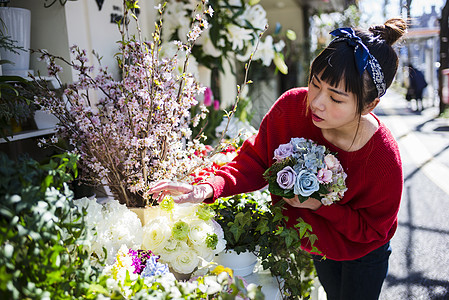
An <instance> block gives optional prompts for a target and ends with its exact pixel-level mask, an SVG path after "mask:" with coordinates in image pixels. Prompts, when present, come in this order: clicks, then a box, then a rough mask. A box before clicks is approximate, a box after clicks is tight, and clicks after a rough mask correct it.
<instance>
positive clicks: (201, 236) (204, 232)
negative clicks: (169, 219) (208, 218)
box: [188, 219, 214, 246]
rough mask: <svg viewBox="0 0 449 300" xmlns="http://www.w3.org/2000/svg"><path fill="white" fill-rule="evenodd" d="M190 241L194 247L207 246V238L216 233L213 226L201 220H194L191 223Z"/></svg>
mask: <svg viewBox="0 0 449 300" xmlns="http://www.w3.org/2000/svg"><path fill="white" fill-rule="evenodd" d="M189 225H190V226H189V228H190V230H189V234H188V236H189V240H190V241H191V242H192V244H194V245H199V246H206V238H207V236H208V235H209V234H213V233H214V228H213V226H212V224H209V223H208V222H205V221H203V220H200V219H196V220H193V221H191V222H190V223H189Z"/></svg>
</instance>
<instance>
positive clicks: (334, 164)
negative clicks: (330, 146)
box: [324, 154, 340, 171]
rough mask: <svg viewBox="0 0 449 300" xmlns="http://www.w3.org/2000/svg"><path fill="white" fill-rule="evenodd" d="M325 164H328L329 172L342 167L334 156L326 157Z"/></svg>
mask: <svg viewBox="0 0 449 300" xmlns="http://www.w3.org/2000/svg"><path fill="white" fill-rule="evenodd" d="M324 163H325V164H326V166H327V168H328V169H329V170H333V171H334V170H337V168H338V166H340V162H339V161H338V159H337V158H336V157H335V156H334V155H332V154H328V155H326V156H325V157H324Z"/></svg>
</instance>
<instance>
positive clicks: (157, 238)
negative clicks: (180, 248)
mask: <svg viewBox="0 0 449 300" xmlns="http://www.w3.org/2000/svg"><path fill="white" fill-rule="evenodd" d="M170 236H171V226H170V225H169V220H168V219H166V218H163V217H159V218H156V219H154V220H151V221H150V222H149V223H147V224H146V225H145V226H144V227H143V241H142V245H143V248H144V249H147V250H151V251H153V252H155V253H158V252H160V251H161V250H162V248H163V247H164V246H165V244H166V242H167V240H168V239H169V238H170Z"/></svg>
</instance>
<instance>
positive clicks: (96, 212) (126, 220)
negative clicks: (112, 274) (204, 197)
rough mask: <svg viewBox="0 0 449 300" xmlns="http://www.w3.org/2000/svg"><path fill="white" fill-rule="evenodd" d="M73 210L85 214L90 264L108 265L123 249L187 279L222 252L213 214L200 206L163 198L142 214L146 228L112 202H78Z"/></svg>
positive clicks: (116, 202) (125, 209)
mask: <svg viewBox="0 0 449 300" xmlns="http://www.w3.org/2000/svg"><path fill="white" fill-rule="evenodd" d="M75 204H76V205H77V207H78V209H79V210H80V211H86V216H85V220H86V221H85V222H86V226H87V228H88V229H89V239H90V240H91V246H90V248H89V252H90V253H91V256H92V258H94V259H95V260H96V261H103V260H106V263H108V264H113V263H114V259H116V256H117V253H118V251H119V249H120V248H121V247H123V246H126V247H128V248H130V249H137V250H139V251H140V250H148V251H151V252H152V253H153V254H155V255H157V256H158V257H159V259H160V262H161V263H165V264H167V265H168V266H169V267H170V270H171V271H172V272H177V273H180V274H191V273H192V272H193V271H194V270H195V269H197V268H198V267H200V266H202V265H203V263H204V262H206V263H207V262H211V261H212V259H213V258H214V256H215V254H217V253H219V252H221V251H223V250H224V248H225V246H226V241H225V239H224V233H223V230H222V229H221V227H220V225H219V224H218V223H217V222H215V221H214V219H213V217H214V211H213V210H212V209H211V208H210V207H209V206H208V205H206V204H192V203H185V204H175V203H174V201H173V199H171V198H170V197H166V198H165V199H164V200H163V201H162V203H161V204H160V205H158V206H153V207H150V208H147V209H146V212H145V213H146V214H148V215H147V216H146V220H148V222H147V223H146V224H142V223H141V221H140V220H139V218H138V216H137V215H136V214H135V213H134V212H133V211H131V210H130V209H128V208H127V207H126V206H125V205H123V204H120V203H119V202H118V201H117V200H108V201H107V202H106V203H104V204H99V203H97V202H96V201H92V200H91V199H88V198H82V199H79V200H76V201H75Z"/></svg>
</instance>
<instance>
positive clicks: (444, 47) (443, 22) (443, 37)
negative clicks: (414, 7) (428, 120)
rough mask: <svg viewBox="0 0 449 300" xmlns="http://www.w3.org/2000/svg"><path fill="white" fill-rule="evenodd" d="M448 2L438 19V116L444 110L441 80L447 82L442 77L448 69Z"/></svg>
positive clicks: (448, 0) (447, 1)
mask: <svg viewBox="0 0 449 300" xmlns="http://www.w3.org/2000/svg"><path fill="white" fill-rule="evenodd" d="M448 18H449V0H446V4H445V5H444V7H443V9H442V10H441V19H440V68H439V70H438V96H439V97H440V114H442V113H443V111H444V110H445V108H446V105H445V104H444V102H443V80H447V78H445V77H444V76H443V70H444V69H447V68H448V67H449V57H448V53H449V43H448V42H449V22H448Z"/></svg>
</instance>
